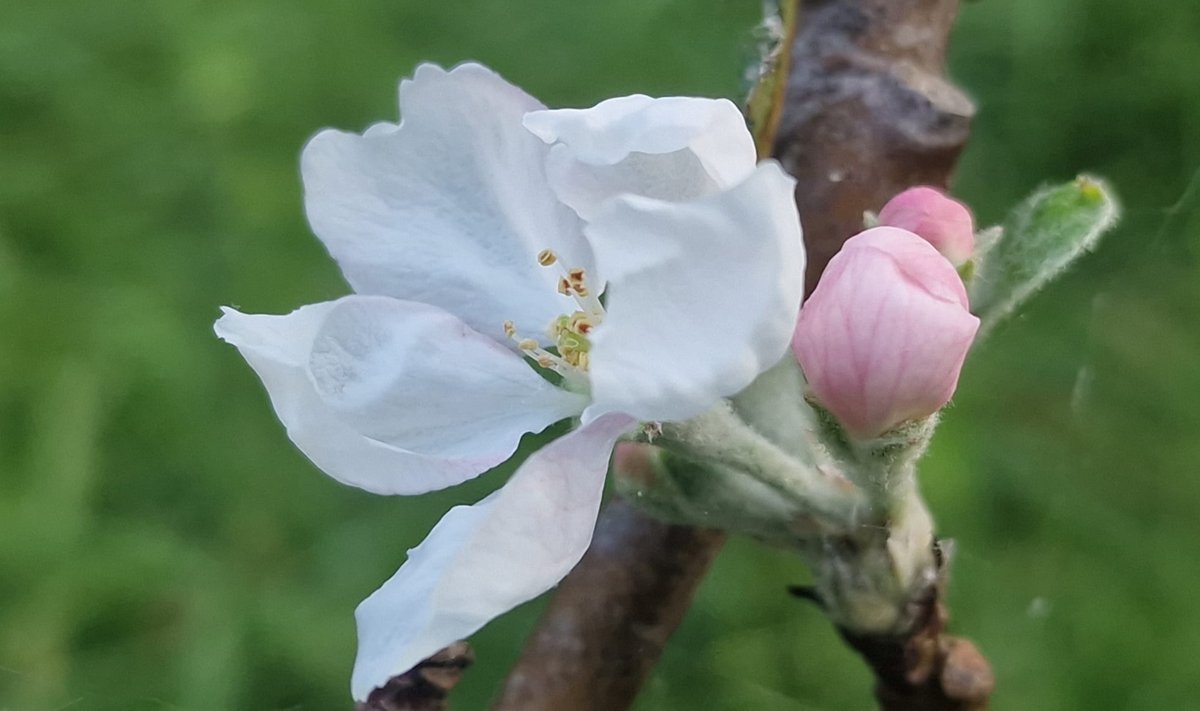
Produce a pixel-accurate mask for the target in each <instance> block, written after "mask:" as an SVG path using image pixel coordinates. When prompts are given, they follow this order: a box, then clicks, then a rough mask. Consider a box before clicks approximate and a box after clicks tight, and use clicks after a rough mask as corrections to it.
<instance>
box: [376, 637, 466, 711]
mask: <svg viewBox="0 0 1200 711" xmlns="http://www.w3.org/2000/svg"><path fill="white" fill-rule="evenodd" d="M474 662H475V653H474V652H472V651H471V647H470V645H468V644H467V643H466V642H455V643H454V644H452V645H450V646H449V647H446V648H445V649H443V650H441V651H440V652H438V653H437V654H434V655H433V656H432V657H430V658H428V659H426V660H425V661H423V662H421V663H420V664H418V665H417V666H415V667H413V668H412V669H409V670H408V671H406V672H404V673H403V674H400V675H399V676H394V677H392V678H391V679H389V680H388V683H387V684H385V685H383V686H381V687H379V688H378V689H376V690H375V691H372V692H371V695H370V697H368V698H367V700H366V701H365V702H363V703H360V704H358V705H356V706H355V707H354V709H355V711H446V708H447V703H448V702H447V697H448V696H449V694H450V691H451V689H453V688H454V687H455V686H457V685H458V682H459V681H461V680H462V676H463V672H464V671H465V670H466V668H467V667H469V666H471V664H473V663H474Z"/></svg>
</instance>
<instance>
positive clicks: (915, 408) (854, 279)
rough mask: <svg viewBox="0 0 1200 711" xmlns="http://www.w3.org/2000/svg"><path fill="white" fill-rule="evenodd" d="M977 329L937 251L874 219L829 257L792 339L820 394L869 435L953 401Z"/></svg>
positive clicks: (859, 433)
mask: <svg viewBox="0 0 1200 711" xmlns="http://www.w3.org/2000/svg"><path fill="white" fill-rule="evenodd" d="M978 328H979V319H978V318H976V317H975V316H973V315H972V314H971V313H970V311H968V305H967V293H966V289H965V288H964V287H963V283H962V280H961V279H960V278H959V276H958V274H957V272H955V270H954V267H953V266H951V264H950V263H949V262H948V261H947V260H946V259H945V258H944V257H943V256H942V255H940V254H939V253H938V252H937V251H936V250H935V249H934V248H933V247H932V246H930V244H929V243H928V242H926V241H925V240H923V239H921V238H920V237H918V236H917V235H915V234H913V233H912V232H909V231H907V230H903V229H900V228H897V227H876V228H873V229H869V230H866V231H865V232H862V233H860V234H858V235H856V236H854V237H851V238H850V239H849V240H847V241H846V243H845V245H844V246H843V247H842V249H841V251H840V252H838V253H837V254H836V255H834V257H833V259H832V260H830V262H829V267H828V268H827V269H826V270H825V274H824V275H823V276H822V277H821V281H820V282H818V284H817V288H816V289H815V290H814V291H813V293H812V296H811V297H809V299H808V301H807V302H806V303H805V305H804V309H803V310H802V311H801V313H800V320H799V321H798V323H797V325H796V334H795V338H794V340H793V343H792V345H793V350H794V351H795V354H796V357H797V359H798V360H799V361H800V366H801V367H802V368H803V370H804V375H805V377H806V378H807V380H808V383H809V386H810V388H811V389H812V393H813V395H814V396H815V398H816V400H817V402H819V403H820V404H821V405H822V406H823V407H824V408H825V409H827V410H828V411H829V412H831V413H832V414H833V415H834V417H836V418H837V420H838V422H839V423H841V425H842V426H843V428H845V430H846V432H847V433H848V434H849V435H850V436H851V437H853V438H855V439H869V438H872V437H876V436H878V435H880V434H883V433H884V432H886V431H888V430H891V429H893V428H895V427H897V426H898V425H900V424H902V423H904V422H905V421H907V420H911V419H915V418H921V417H926V416H928V415H931V414H933V413H935V412H937V411H938V410H939V409H941V407H942V406H943V405H945V404H946V402H947V401H949V399H950V396H951V395H952V394H953V393H954V388H955V387H956V385H957V384H958V374H959V371H960V370H961V368H962V364H963V360H964V358H965V357H966V354H967V349H968V348H970V346H971V341H972V339H973V338H974V337H975V332H976V330H977V329H978Z"/></svg>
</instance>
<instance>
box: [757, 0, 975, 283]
mask: <svg viewBox="0 0 1200 711" xmlns="http://www.w3.org/2000/svg"><path fill="white" fill-rule="evenodd" d="M957 9H958V0H804V1H803V2H801V6H800V22H801V23H802V26H801V28H800V30H799V32H798V33H797V36H796V38H795V41H794V43H793V45H792V64H791V74H790V76H789V78H788V86H787V92H786V100H785V103H784V107H783V114H782V116H781V118H780V123H779V128H778V132H777V134H776V139H775V150H774V154H775V156H776V157H778V158H779V160H780V161H781V162H782V163H783V165H784V167H785V168H787V170H788V172H790V173H791V174H792V175H793V176H795V177H796V179H797V181H798V182H797V185H796V204H797V206H798V207H799V209H800V215H801V216H802V219H803V222H804V242H805V245H806V247H807V249H808V274H807V282H808V285H809V289H810V290H811V288H812V287H813V286H815V285H816V281H817V279H818V278H819V277H820V275H821V272H822V271H824V269H825V265H826V264H828V263H829V259H830V258H831V257H832V256H833V255H834V254H835V253H837V251H838V249H840V248H841V246H842V242H844V241H845V240H846V239H847V238H848V237H850V236H851V235H853V234H854V233H855V232H858V231H859V230H861V229H862V224H863V211H864V210H872V211H877V210H879V208H881V207H882V206H883V204H884V202H886V201H887V200H888V198H890V197H892V196H893V195H895V194H896V193H898V192H900V191H901V190H903V189H904V188H907V187H910V186H912V185H922V184H924V185H935V186H944V185H946V183H947V181H948V180H949V177H950V173H951V171H952V169H953V167H954V163H955V161H956V160H957V159H958V155H959V152H960V151H961V150H962V148H963V146H964V145H965V143H966V140H967V135H968V132H969V129H970V121H971V116H972V114H973V112H974V109H973V107H972V105H971V102H970V100H969V99H967V97H966V96H965V95H963V93H962V92H960V91H959V90H958V89H956V88H955V87H954V86H952V85H951V84H949V83H948V82H947V81H946V79H945V59H946V46H947V40H948V38H949V34H950V28H951V26H952V24H953V22H954V17H955V14H956V12H957Z"/></svg>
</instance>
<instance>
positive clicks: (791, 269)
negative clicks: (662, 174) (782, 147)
mask: <svg viewBox="0 0 1200 711" xmlns="http://www.w3.org/2000/svg"><path fill="white" fill-rule="evenodd" d="M793 186H794V181H793V180H792V178H791V177H789V176H788V175H786V174H785V173H784V172H783V170H782V169H781V168H780V167H779V165H778V164H776V163H774V162H765V163H763V164H762V165H760V166H759V167H758V169H757V170H756V171H755V172H754V174H753V175H752V176H751V177H750V178H748V179H747V180H746V181H744V182H743V183H741V184H740V185H737V186H735V187H734V188H732V189H730V190H727V191H725V192H722V193H718V194H716V195H713V196H710V197H706V198H702V199H700V200H697V201H695V202H691V203H683V204H675V203H665V202H659V201H656V200H649V199H646V198H636V197H626V198H620V199H617V200H615V201H613V202H612V203H610V204H609V205H608V206H607V207H606V209H605V210H604V211H603V212H601V214H600V215H598V216H597V218H596V220H595V221H594V222H592V223H591V224H590V225H589V227H588V230H587V234H588V237H589V238H590V239H591V241H592V247H593V249H594V250H595V252H596V260H597V263H598V264H599V267H600V269H601V270H602V271H603V272H604V273H605V274H606V275H607V277H608V280H609V289H608V293H607V310H608V315H607V317H606V318H605V321H604V323H603V324H602V325H601V326H600V327H599V328H597V329H596V331H595V335H594V337H593V339H592V340H593V346H592V352H591V381H592V398H593V400H594V402H595V404H594V405H593V406H592V407H591V408H589V412H588V413H586V415H585V416H586V417H590V416H594V415H595V414H597V413H600V412H611V411H617V412H627V413H629V414H631V415H634V416H636V417H638V418H639V419H642V420H680V419H686V418H688V417H692V416H694V415H697V414H699V413H701V412H703V411H704V410H706V409H708V408H709V407H711V406H712V405H713V404H714V403H715V402H716V401H717V400H718V399H719V398H721V397H727V396H730V395H734V394H736V393H737V392H739V391H741V390H742V389H743V388H745V387H746V386H747V385H749V384H750V382H751V381H753V380H754V378H755V377H756V376H757V375H758V374H759V373H761V372H762V371H764V370H765V369H767V368H768V367H770V366H771V365H774V364H775V363H776V362H777V361H778V360H779V358H780V357H781V356H782V355H783V354H784V352H785V351H786V350H787V347H788V341H789V340H790V338H791V334H792V331H793V329H794V328H795V324H796V316H797V314H798V313H799V308H800V299H801V296H802V294H803V290H804V284H803V282H804V245H803V241H802V239H801V234H800V220H799V217H798V216H797V214H796V207H795V203H794V201H793V198H792V189H793Z"/></svg>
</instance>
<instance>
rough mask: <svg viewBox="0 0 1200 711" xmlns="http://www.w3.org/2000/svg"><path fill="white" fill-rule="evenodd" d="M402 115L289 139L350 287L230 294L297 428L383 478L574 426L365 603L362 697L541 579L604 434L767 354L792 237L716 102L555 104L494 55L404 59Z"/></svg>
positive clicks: (357, 687) (795, 300) (663, 417)
mask: <svg viewBox="0 0 1200 711" xmlns="http://www.w3.org/2000/svg"><path fill="white" fill-rule="evenodd" d="M400 105H401V112H402V115H403V120H402V122H401V123H399V124H389V123H382V124H377V125H375V126H372V127H371V128H369V129H367V131H366V132H365V133H363V134H362V135H356V134H351V133H343V132H339V131H333V130H327V131H324V132H322V133H320V134H318V135H317V136H316V137H314V138H313V139H312V140H311V142H310V143H309V144H308V146H307V147H306V148H305V150H304V154H303V159H302V164H301V169H302V173H303V178H304V188H305V206H306V210H307V213H308V218H309V222H310V223H311V225H312V227H313V231H314V232H315V233H316V235H317V236H318V237H319V238H320V239H321V240H322V242H324V244H325V246H326V247H327V248H328V250H329V252H330V254H331V255H332V256H333V257H334V259H335V260H336V261H337V262H338V264H339V265H340V266H341V268H342V271H343V274H344V275H345V277H346V279H347V281H349V283H350V285H351V286H352V287H353V289H354V291H355V292H356V293H355V294H353V295H350V296H346V297H343V298H340V299H337V300H335V301H331V302H326V303H319V304H314V305H311V306H304V307H302V308H300V309H298V310H296V311H294V312H292V313H291V314H288V315H283V316H265V315H246V314H242V313H240V312H238V311H235V310H233V309H226V310H225V314H224V316H223V317H222V318H221V319H220V320H219V321H218V322H217V324H216V331H217V333H218V334H219V335H220V336H221V337H222V338H223V339H225V340H226V341H228V342H230V343H232V344H233V345H235V346H237V348H238V349H239V350H240V351H241V353H242V355H243V356H244V357H245V358H246V360H247V361H249V363H250V365H251V366H252V367H253V368H254V369H255V371H256V372H257V373H258V375H259V376H260V378H261V379H262V381H263V383H264V384H265V386H266V388H267V391H268V393H269V395H270V397H271V401H272V403H273V405H274V408H275V411H276V413H277V414H278V416H279V418H280V420H281V421H282V422H283V424H284V425H285V426H286V428H287V431H288V435H289V436H290V438H291V439H292V441H293V442H294V443H295V444H296V445H297V446H298V447H299V448H300V449H301V450H302V451H303V452H304V453H305V454H306V455H307V456H308V457H309V458H310V459H311V460H312V461H313V462H314V463H315V464H316V465H317V466H318V467H320V468H321V469H322V470H323V471H324V472H325V473H327V474H328V475H330V476H331V477H333V478H335V479H337V480H339V481H342V482H344V483H347V484H350V485H353V486H357V487H360V488H363V489H366V490H368V491H372V492H376V493H381V494H418V493H422V492H426V491H431V490H434V489H440V488H443V487H447V486H451V485H454V484H457V483H460V482H462V481H465V480H467V479H469V478H472V477H474V476H477V475H479V474H481V473H482V472H484V471H486V470H488V469H490V468H492V467H494V466H495V465H497V464H499V463H501V462H503V461H504V460H506V459H508V458H509V457H510V456H512V455H513V453H514V452H515V451H516V449H517V446H518V443H519V441H520V439H521V437H522V436H523V435H525V434H527V433H535V432H539V431H541V430H543V429H544V428H546V427H547V426H548V425H550V424H552V423H554V422H557V421H560V420H563V419H567V418H572V419H574V418H579V422H580V424H579V426H578V427H577V428H576V429H574V430H573V431H571V432H569V433H568V434H566V435H564V436H562V437H560V438H559V439H557V440H555V441H553V442H551V443H550V444H548V445H546V446H545V447H543V448H542V449H540V450H538V451H537V452H534V453H533V454H532V455H530V456H529V457H528V459H526V460H525V461H524V463H523V464H521V465H520V466H519V467H518V469H517V470H516V473H515V474H514V475H513V476H512V478H511V479H510V480H509V481H508V483H507V484H505V485H504V486H503V487H502V488H501V489H499V490H498V491H496V492H495V493H493V494H492V495H491V496H488V497H487V498H485V499H484V500H483V501H480V502H479V503H477V504H475V505H473V506H459V507H455V508H454V509H452V510H451V511H450V512H449V513H447V514H446V516H445V517H444V518H443V519H442V520H441V522H439V523H438V524H437V526H436V527H435V528H434V529H433V531H432V532H431V533H430V534H429V536H428V537H427V538H426V539H425V541H424V542H423V543H422V544H421V545H420V546H418V547H417V548H415V549H413V550H412V551H411V552H410V555H409V558H408V561H407V562H406V563H405V564H404V565H403V566H402V567H401V568H400V569H399V571H398V572H397V573H396V574H395V575H394V576H393V577H392V578H391V579H390V580H389V581H387V582H386V583H385V584H384V585H383V586H382V587H381V588H380V589H379V590H377V591H376V592H375V593H374V594H372V595H371V596H370V597H369V598H368V599H367V600H365V601H364V602H363V603H362V604H361V605H360V606H359V608H358V611H357V618H358V625H359V653H358V658H357V661H356V664H355V670H354V675H353V681H352V691H353V693H354V696H355V698H357V699H359V700H362V699H365V698H366V697H367V695H368V694H369V693H370V692H371V691H372V690H373V689H374V688H376V687H379V686H382V685H383V684H384V683H385V682H386V681H387V680H388V678H389V677H391V676H393V675H395V674H399V673H401V672H404V671H405V670H407V669H408V668H410V667H412V666H413V665H414V664H416V663H417V662H419V661H420V660H421V659H423V658H425V657H427V656H429V655H430V654H432V653H433V652H435V651H437V650H438V649H440V648H441V647H443V646H445V645H446V644H448V643H450V642H453V641H455V640H457V639H461V638H463V637H465V636H467V635H469V634H471V633H473V632H475V631H476V630H478V629H479V628H480V627H482V626H483V625H484V624H486V623H487V622H488V621H489V620H490V619H491V618H493V617H495V616H496V615H499V614H501V613H503V612H505V611H507V610H509V609H511V608H513V607H515V606H516V605H519V604H521V603H522V602H524V601H526V600H529V599H531V598H533V597H535V596H537V595H539V594H541V593H542V592H544V591H546V590H547V589H549V588H551V587H553V586H554V585H555V584H556V583H557V582H558V581H559V580H560V579H561V578H562V577H563V576H564V575H566V573H567V572H568V571H569V570H570V569H571V568H572V567H573V566H574V565H575V563H576V562H577V561H578V560H579V558H580V557H581V556H582V555H583V552H584V551H585V549H586V548H587V546H588V544H589V542H590V539H591V535H592V529H593V526H594V523H595V519H596V514H597V511H598V508H599V505H600V498H601V493H602V490H603V482H604V478H605V474H606V471H607V467H608V462H609V457H610V454H611V451H612V448H613V445H614V443H615V442H616V441H617V440H618V439H619V438H620V437H622V436H623V435H625V434H627V433H629V432H631V431H635V430H636V428H637V427H638V423H639V422H646V423H655V422H661V421H675V420H684V419H687V418H691V417H694V416H696V415H699V414H701V413H703V412H705V411H706V410H708V409H710V408H712V407H713V406H714V405H716V404H718V403H719V402H720V401H721V400H722V398H725V397H728V396H731V395H733V394H735V393H737V392H739V391H740V390H742V389H743V388H745V387H746V386H747V385H748V384H749V383H750V382H751V381H752V380H754V378H755V377H756V376H758V375H759V373H761V372H762V371H764V370H765V369H767V368H768V367H769V366H771V365H772V364H774V363H775V362H777V361H778V360H779V358H781V357H782V356H783V355H784V353H785V352H786V350H787V347H788V342H789V340H790V338H791V333H792V330H793V328H794V325H795V319H796V317H797V311H798V309H799V302H800V299H801V284H800V280H799V279H798V278H797V275H799V274H802V273H803V262H804V252H803V246H802V243H801V235H800V226H799V220H798V217H797V215H796V211H795V206H794V203H793V199H792V189H793V181H792V179H791V178H790V177H788V176H787V175H786V174H784V172H783V171H782V170H781V169H780V167H779V166H778V165H777V164H775V163H773V162H764V163H763V164H761V165H758V166H757V167H756V165H755V153H754V146H753V142H752V139H751V137H750V134H749V132H748V131H747V130H746V127H745V123H744V121H743V118H742V116H741V114H740V112H739V111H738V109H737V108H736V107H735V106H734V105H733V104H732V103H730V102H728V101H725V100H712V99H698V98H682V97H676V98H663V99H652V98H649V97H645V96H628V97H623V98H617V99H611V100H608V101H604V102H602V103H600V104H598V105H597V106H595V107H593V108H590V109H584V110H547V109H546V108H545V107H544V106H543V105H542V104H540V103H539V102H537V101H536V100H535V99H533V98H532V97H530V96H529V95H528V94H526V93H524V92H523V91H521V90H520V89H518V88H517V87H515V86H513V85H511V84H509V83H507V82H506V81H504V80H503V79H502V78H500V77H499V76H498V75H496V74H495V73H493V72H492V71H490V70H488V69H486V68H484V67H482V66H480V65H477V64H464V65H461V66H458V67H456V68H454V69H453V70H450V71H446V70H443V69H441V68H439V67H436V66H433V65H422V66H421V67H419V68H418V69H417V71H416V73H415V75H414V77H413V78H412V79H411V80H405V81H403V82H402V83H401V85H400Z"/></svg>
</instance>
